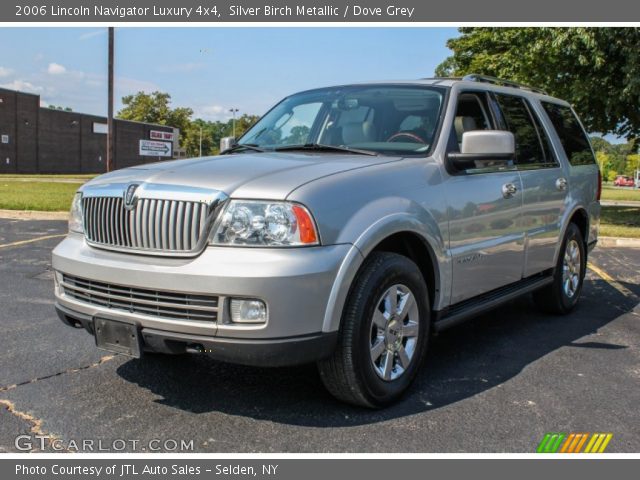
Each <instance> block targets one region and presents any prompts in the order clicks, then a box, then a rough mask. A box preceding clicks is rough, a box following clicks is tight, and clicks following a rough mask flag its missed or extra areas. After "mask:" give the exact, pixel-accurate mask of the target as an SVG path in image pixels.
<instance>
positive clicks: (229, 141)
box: [220, 137, 236, 152]
mask: <svg viewBox="0 0 640 480" xmlns="http://www.w3.org/2000/svg"><path fill="white" fill-rule="evenodd" d="M235 144H236V137H222V138H221V139H220V151H221V152H224V151H225V150H228V149H230V148H231V147H233V146H234V145H235Z"/></svg>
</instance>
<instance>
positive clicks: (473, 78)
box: [462, 73, 548, 95]
mask: <svg viewBox="0 0 640 480" xmlns="http://www.w3.org/2000/svg"><path fill="white" fill-rule="evenodd" d="M462 80H463V81H466V82H483V83H491V84H492V85H500V86H503V87H511V88H519V89H521V90H529V91H531V92H535V93H541V94H542V95H548V94H547V92H545V91H544V90H542V89H541V88H537V87H532V86H530V85H525V84H523V83H518V82H512V81H511V80H504V79H502V78H496V77H491V76H489V75H478V74H477V73H471V74H469V75H465V76H464V77H462Z"/></svg>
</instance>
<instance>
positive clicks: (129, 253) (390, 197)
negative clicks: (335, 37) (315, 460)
mask: <svg viewBox="0 0 640 480" xmlns="http://www.w3.org/2000/svg"><path fill="white" fill-rule="evenodd" d="M599 197H600V180H599V174H598V168H597V166H596V163H595V160H594V154H593V151H592V149H591V146H590V144H589V139H588V137H587V135H586V134H585V131H584V129H583V127H582V125H581V124H580V122H579V120H578V118H577V117H576V115H575V113H574V111H573V110H572V108H571V107H570V106H569V105H568V104H567V103H566V102H564V101H562V100H558V99H556V98H552V97H549V96H547V95H546V94H545V93H544V92H541V91H539V90H536V89H534V88H531V87H527V86H524V85H520V84H515V83H513V82H508V81H505V80H499V79H494V78H490V77H484V76H479V75H471V76H467V77H464V78H462V79H459V78H458V79H445V78H434V79H425V80H419V81H394V82H385V83H370V84H362V85H345V86H338V87H331V88H322V89H317V90H310V91H306V92H302V93H298V94H295V95H292V96H290V97H287V98H285V99H284V100H283V101H282V102H280V103H279V104H277V105H276V106H275V107H274V108H273V109H272V110H270V111H269V112H268V113H267V114H266V115H265V116H264V117H262V118H261V119H260V120H259V121H258V122H257V123H256V124H255V126H253V127H252V128H251V129H250V130H249V131H248V132H247V133H246V134H245V135H244V136H242V137H241V138H240V139H239V140H238V142H237V143H235V144H234V145H233V146H232V147H231V148H229V149H227V150H226V151H224V152H222V154H221V155H219V156H216V157H206V158H196V159H190V160H180V161H171V162H163V163H157V164H151V165H142V166H138V167H133V168H128V169H125V170H119V171H115V172H112V173H109V174H106V175H102V176H100V177H97V178H95V179H94V180H92V181H90V182H88V183H87V184H85V185H84V186H83V187H82V188H81V189H80V191H79V192H78V193H77V195H76V196H75V199H74V201H73V206H72V210H71V219H70V225H69V235H68V237H67V238H66V239H65V240H64V241H63V242H62V243H60V245H58V246H57V248H56V249H55V250H54V252H53V267H54V269H55V294H56V300H57V303H56V308H57V311H58V313H59V316H60V318H61V319H62V321H63V322H64V323H65V324H67V325H70V326H73V327H77V328H84V329H86V330H87V331H88V332H89V333H90V334H92V335H94V336H95V339H96V344H97V346H98V347H99V348H103V349H106V350H111V351H114V352H119V353H122V354H126V355H131V356H134V357H139V356H141V355H143V353H144V352H147V351H153V352H162V353H172V354H180V353H192V354H207V355H210V356H211V357H213V358H216V359H219V360H223V361H228V362H235V363H242V364H248V365H257V366H284V365H294V364H301V363H306V362H317V364H318V368H319V371H320V374H321V377H322V380H323V382H324V384H325V385H326V387H327V389H328V390H329V391H330V392H331V393H332V394H333V395H335V396H336V397H338V398H339V399H341V400H344V401H346V402H350V403H353V404H357V405H363V406H367V407H381V406H384V405H387V404H389V403H390V402H393V401H394V400H396V399H397V398H398V397H399V396H400V395H401V394H402V393H403V392H404V391H405V390H406V389H407V387H409V385H410V384H411V382H412V380H413V379H414V378H415V376H416V373H417V371H418V369H419V367H420V365H421V363H422V361H423V359H424V357H425V353H426V349H427V346H428V338H429V336H430V335H431V334H432V333H434V332H437V331H440V330H442V329H444V328H447V327H450V326H452V325H455V324H457V323H459V322H461V321H463V320H466V319H469V318H472V317H474V316H476V315H478V314H479V313H480V312H481V311H485V310H487V309H490V308H493V307H495V306H497V305H499V304H501V303H503V302H506V301H508V300H511V299H513V298H514V297H516V296H518V295H522V294H525V293H529V292H533V294H534V295H535V297H536V303H537V304H538V305H540V306H541V307H543V308H544V309H546V310H548V311H550V312H553V313H558V314H564V313H567V312H569V311H570V310H571V309H572V308H573V307H574V306H575V305H576V303H577V301H578V298H579V297H580V290H581V287H582V282H583V278H584V275H585V266H586V259H587V252H588V251H590V250H591V249H592V248H593V247H594V246H595V244H596V240H597V234H598V223H599V212H600V204H599Z"/></svg>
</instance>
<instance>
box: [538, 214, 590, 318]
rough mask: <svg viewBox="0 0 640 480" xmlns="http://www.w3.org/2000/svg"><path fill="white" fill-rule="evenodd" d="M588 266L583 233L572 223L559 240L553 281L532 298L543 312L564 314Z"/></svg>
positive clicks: (576, 295) (577, 294)
mask: <svg viewBox="0 0 640 480" xmlns="http://www.w3.org/2000/svg"><path fill="white" fill-rule="evenodd" d="M586 267H587V256H586V248H585V244H584V239H583V237H582V232H580V229H579V228H578V227H577V226H576V224H574V223H571V224H569V226H568V227H567V232H566V234H565V237H564V241H563V242H562V248H561V250H560V254H559V255H558V263H557V264H556V270H555V274H554V278H553V283H551V284H550V285H548V286H546V287H544V288H543V289H541V290H539V291H537V292H535V293H534V300H535V301H536V303H537V304H538V305H539V306H540V307H541V308H542V309H543V310H545V311H547V312H549V313H554V314H561V315H564V314H567V313H569V312H570V311H571V310H573V308H574V307H575V306H576V304H577V303H578V299H579V298H580V292H581V291H582V283H583V280H584V275H585V273H586Z"/></svg>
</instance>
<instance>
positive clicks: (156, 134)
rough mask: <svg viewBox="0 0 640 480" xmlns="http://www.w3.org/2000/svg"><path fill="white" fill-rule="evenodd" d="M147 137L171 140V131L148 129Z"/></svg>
mask: <svg viewBox="0 0 640 480" xmlns="http://www.w3.org/2000/svg"><path fill="white" fill-rule="evenodd" d="M149 138H150V139H151V140H163V141H165V142H173V132H163V131H161V130H150V131H149Z"/></svg>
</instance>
